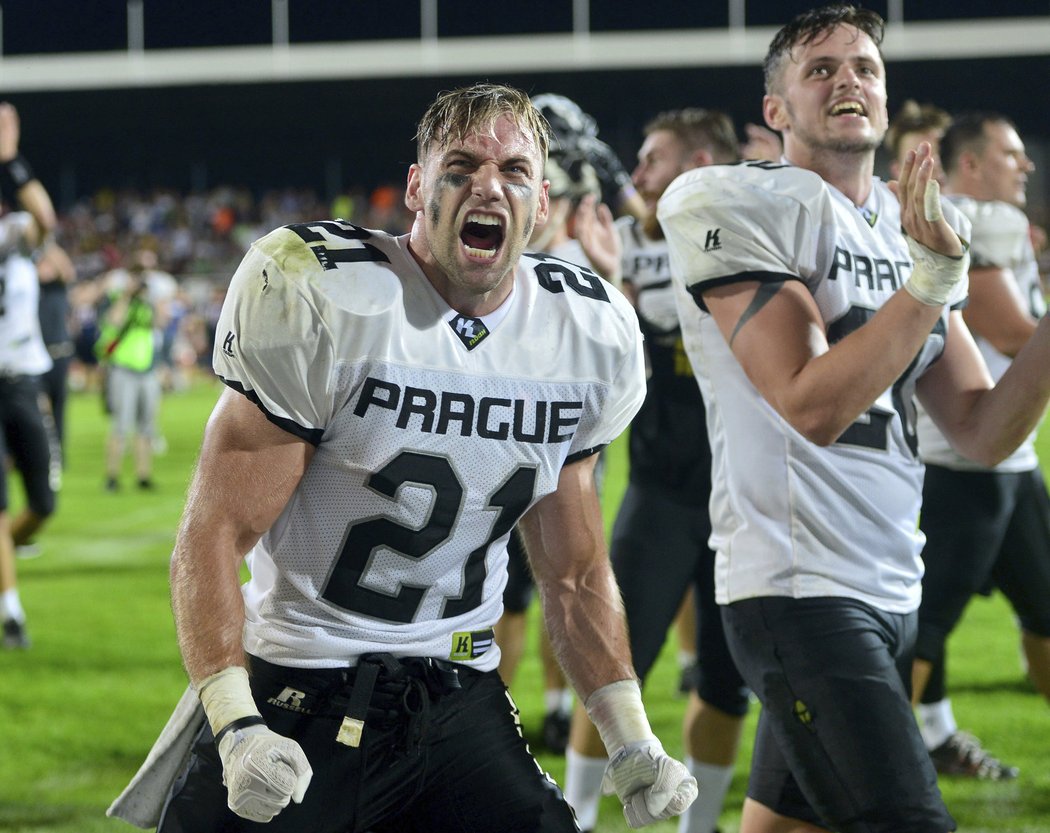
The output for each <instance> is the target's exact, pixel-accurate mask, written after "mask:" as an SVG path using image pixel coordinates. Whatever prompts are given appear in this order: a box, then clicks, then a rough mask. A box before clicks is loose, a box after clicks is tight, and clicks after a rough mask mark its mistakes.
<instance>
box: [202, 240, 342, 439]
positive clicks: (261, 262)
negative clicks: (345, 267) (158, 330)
mask: <svg viewBox="0 0 1050 833" xmlns="http://www.w3.org/2000/svg"><path fill="white" fill-rule="evenodd" d="M318 271H319V266H318V264H317V260H316V257H315V256H314V255H313V254H312V253H311V251H310V249H309V248H308V247H307V246H306V245H305V244H304V243H303V242H302V240H301V238H299V237H298V236H297V235H295V234H294V233H293V232H291V231H289V230H287V229H278V230H276V231H274V232H271V233H270V234H268V235H267V236H266V237H263V238H262V239H261V240H258V241H256V242H255V243H254V244H253V245H252V247H251V249H250V250H249V251H248V253H247V255H245V257H244V260H243V261H241V264H240V266H239V267H238V269H237V272H236V273H235V274H234V276H233V279H232V281H231V282H230V287H229V290H228V291H227V295H226V300H225V301H224V303H223V307H222V312H221V314H220V316H219V322H218V325H217V327H216V333H215V349H214V354H213V363H214V368H215V372H216V374H217V375H218V376H219V377H220V378H221V379H222V380H223V382H225V383H226V384H227V385H229V386H230V387H231V388H233V389H235V390H238V391H240V392H241V393H243V394H244V395H246V396H247V397H248V398H249V399H251V400H252V401H253V402H255V403H256V404H257V405H258V406H259V407H260V408H261V409H262V410H263V412H264V413H265V414H266V415H267V418H268V419H270V421H271V422H273V423H275V424H276V425H279V426H280V427H282V428H284V429H285V430H286V431H289V432H290V433H292V434H295V435H296V436H299V437H301V438H302V439H305V440H307V441H309V442H311V443H313V444H314V445H316V444H318V443H320V441H321V436H322V435H323V433H324V429H325V427H326V426H327V424H328V423H329V422H330V420H331V418H332V416H333V414H334V413H335V401H334V400H335V383H334V374H333V371H334V365H335V347H334V339H333V337H332V333H331V330H330V326H329V322H328V321H326V320H325V317H324V315H323V314H322V310H321V303H320V295H319V293H316V292H311V291H310V287H311V286H315V285H316V284H315V282H314V280H313V279H315V277H316V275H317V273H318Z"/></svg>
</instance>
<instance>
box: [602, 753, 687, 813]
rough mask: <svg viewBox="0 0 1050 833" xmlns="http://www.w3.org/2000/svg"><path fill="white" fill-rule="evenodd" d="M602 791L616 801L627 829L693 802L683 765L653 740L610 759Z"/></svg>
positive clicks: (679, 811)
mask: <svg viewBox="0 0 1050 833" xmlns="http://www.w3.org/2000/svg"><path fill="white" fill-rule="evenodd" d="M602 791H603V792H604V793H605V794H606V795H611V794H612V793H614V792H615V793H616V795H617V796H618V797H619V799H620V803H621V804H623V815H624V818H626V819H627V826H628V827H644V826H645V825H647V824H652V823H653V822H654V821H660V820H661V819H669V818H671V817H672V816H677V815H680V814H681V813H683V812H685V810H686V808H687V807H688V806H689V805H690V804H692V803H693V801H694V800H695V799H696V793H697V786H696V779H695V778H694V777H693V776H692V775H690V774H689V770H688V769H686V767H685V764H683V763H681V762H680V761H676V760H675V759H674V758H672V757H671V756H670V755H668V754H667V753H666V752H664V748H663V746H662V745H661V743H660V741H658V740H655V739H654V740H643V741H638V742H636V743H629V744H627V746H624V747H622V748H621V749H620V750H619V751H618V752H617V753H616V754H615V755H613V756H612V758H610V759H609V765H608V766H607V767H606V768H605V775H604V776H603V777H602Z"/></svg>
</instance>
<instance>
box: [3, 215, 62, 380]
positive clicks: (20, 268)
mask: <svg viewBox="0 0 1050 833" xmlns="http://www.w3.org/2000/svg"><path fill="white" fill-rule="evenodd" d="M30 222H32V216H31V215H30V214H28V213H26V212H15V213H12V214H8V215H7V216H6V217H4V218H3V219H0V373H4V374H16V375H22V376H38V375H39V374H41V373H46V372H47V371H48V370H50V369H51V356H50V355H49V354H48V352H47V347H46V346H45V344H44V337H43V335H42V334H41V332H40V280H39V278H38V277H37V272H36V264H34V263H33V261H32V260H30V259H29V258H28V257H27V256H26V255H25V254H23V253H21V252H20V251H19V247H20V244H21V241H22V239H23V235H24V233H25V230H26V228H27V227H28V225H29V223H30Z"/></svg>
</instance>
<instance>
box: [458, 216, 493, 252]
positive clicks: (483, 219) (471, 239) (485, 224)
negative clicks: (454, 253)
mask: <svg viewBox="0 0 1050 833" xmlns="http://www.w3.org/2000/svg"><path fill="white" fill-rule="evenodd" d="M459 239H460V240H462V241H463V245H464V246H465V247H466V249H467V254H468V255H470V256H471V257H495V255H496V252H497V251H499V247H500V246H501V245H502V244H503V225H502V223H501V222H500V220H499V218H498V217H492V216H490V215H488V214H468V215H467V221H466V222H465V223H464V224H463V230H462V231H460V233H459Z"/></svg>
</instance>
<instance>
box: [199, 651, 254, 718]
mask: <svg viewBox="0 0 1050 833" xmlns="http://www.w3.org/2000/svg"><path fill="white" fill-rule="evenodd" d="M197 694H198V695H199V696H200V698H201V705H203V706H204V713H205V714H206V715H207V716H208V723H209V724H210V725H211V730H212V732H213V733H214V734H215V735H216V736H218V735H219V733H220V732H221V731H222V730H224V729H225V728H226V727H227V726H228V725H229V724H231V723H234V722H236V721H238V720H241V719H242V718H245V717H258V718H259V719H260V720H261V719H262V716H261V715H260V714H259V709H258V707H257V706H256V705H255V698H254V697H252V687H251V684H250V683H249V682H248V669H247V668H244V667H243V666H240V665H231V666H230V667H229V668H224V669H222V671H219V672H218V673H216V674H212V675H211V676H210V677H208V678H206V679H205V680H203V681H202V682H201V684H200V686H199V687H198V689H197Z"/></svg>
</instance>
